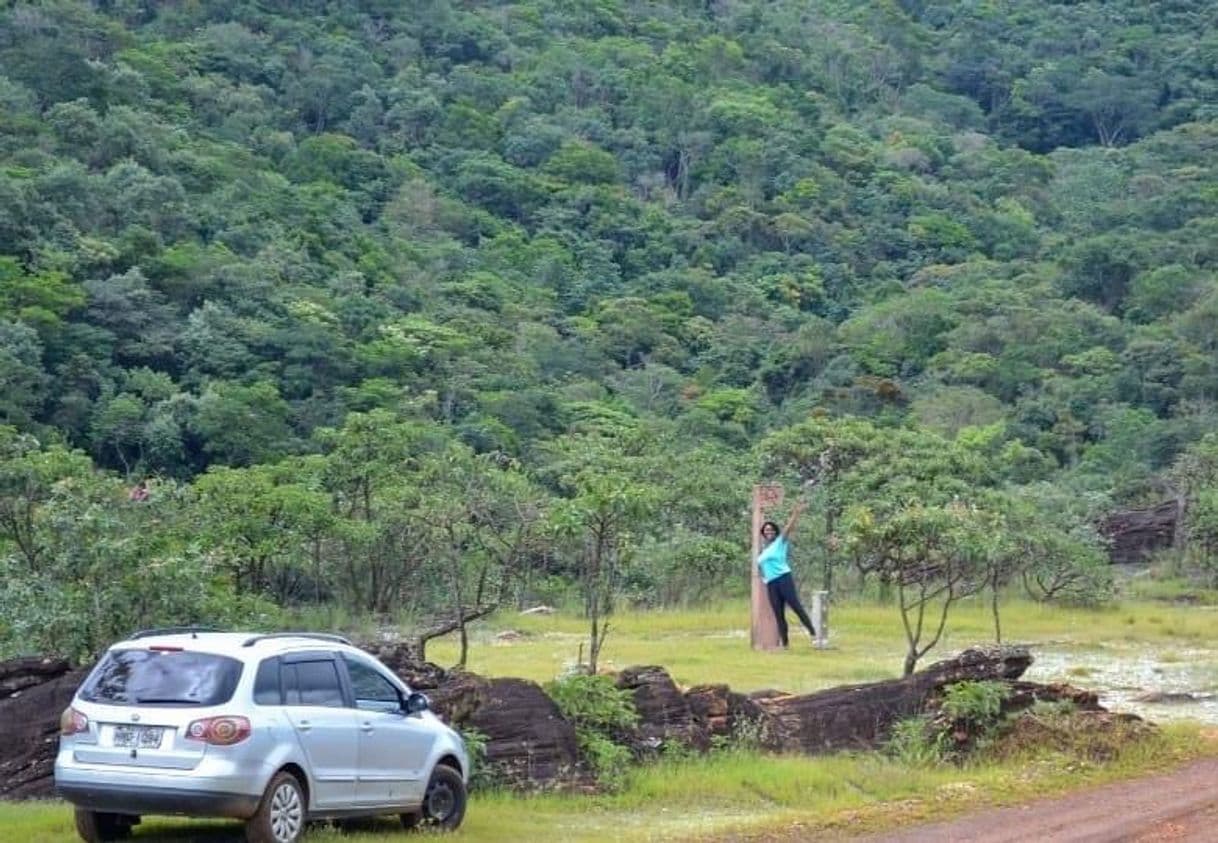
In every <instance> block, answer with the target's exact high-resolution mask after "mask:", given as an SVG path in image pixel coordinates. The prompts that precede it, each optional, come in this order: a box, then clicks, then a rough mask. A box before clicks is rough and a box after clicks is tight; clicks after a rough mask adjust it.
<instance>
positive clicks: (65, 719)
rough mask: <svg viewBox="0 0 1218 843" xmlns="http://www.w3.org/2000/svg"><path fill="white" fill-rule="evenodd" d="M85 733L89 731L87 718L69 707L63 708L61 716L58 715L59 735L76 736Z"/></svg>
mask: <svg viewBox="0 0 1218 843" xmlns="http://www.w3.org/2000/svg"><path fill="white" fill-rule="evenodd" d="M87 731H89V718H88V717H85V716H84V715H83V714H81V713H80V712H79V711H77V710H76V709H74V708H72V707H71V706H69V707H67V708H65V709H64V710H63V714H61V715H59V734H61V735H65V736H66V735H78V734H80V733H81V732H87Z"/></svg>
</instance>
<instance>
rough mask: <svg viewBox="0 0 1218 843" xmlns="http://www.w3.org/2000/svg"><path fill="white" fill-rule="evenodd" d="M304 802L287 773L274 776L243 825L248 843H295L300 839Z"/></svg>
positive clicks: (298, 784) (302, 791) (301, 836)
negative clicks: (253, 812) (251, 814)
mask: <svg viewBox="0 0 1218 843" xmlns="http://www.w3.org/2000/svg"><path fill="white" fill-rule="evenodd" d="M307 808H308V803H307V802H306V800H305V793H304V788H303V787H302V786H301V784H300V782H299V780H297V778H296V777H295V776H293V775H292V774H291V773H276V774H275V776H274V777H273V778H272V779H271V783H270V784H268V785H267V786H266V792H265V793H263V794H262V801H261V802H260V803H258V811H257V812H256V813H255V814H254V816H252V817H250V818H249V819H248V820H247V821H246V823H245V839H246V840H247V841H249V843H296V841H298V840H300V839H301V838H303V837H304V832H305V817H306V814H307Z"/></svg>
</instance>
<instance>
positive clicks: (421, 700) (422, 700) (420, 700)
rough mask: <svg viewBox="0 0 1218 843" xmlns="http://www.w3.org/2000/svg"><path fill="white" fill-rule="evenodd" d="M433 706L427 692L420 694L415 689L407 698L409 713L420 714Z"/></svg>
mask: <svg viewBox="0 0 1218 843" xmlns="http://www.w3.org/2000/svg"><path fill="white" fill-rule="evenodd" d="M429 708H431V701H430V700H429V699H427V695H426V694H420V693H419V692H418V691H414V692H413V693H411V695H410V696H408V697H407V698H406V706H405V710H406V713H407V714H419V713H420V712H424V711H427V710H428V709H429Z"/></svg>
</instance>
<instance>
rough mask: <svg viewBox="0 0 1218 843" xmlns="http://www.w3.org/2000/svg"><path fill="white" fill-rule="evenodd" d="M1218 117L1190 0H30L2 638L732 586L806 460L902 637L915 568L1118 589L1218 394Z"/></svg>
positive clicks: (14, 123)
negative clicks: (1119, 535)
mask: <svg viewBox="0 0 1218 843" xmlns="http://www.w3.org/2000/svg"><path fill="white" fill-rule="evenodd" d="M1216 145H1218V32H1216V31H1215V30H1214V28H1213V26H1212V14H1211V10H1210V9H1209V7H1208V5H1207V4H1204V3H1199V2H1174V3H1159V4H1144V3H1136V2H1132V0H1117V1H1116V2H1107V3H1102V4H1101V3H1099V2H1094V1H1093V2H1078V3H1043V2H1030V0H1008V2H1004V3H995V4H976V3H955V2H953V3H947V2H923V0H901V2H875V3H856V2H837V0H824V2H817V3H812V4H809V3H806V2H790V0H779V1H778V2H760V0H723V1H722V2H709V3H692V2H686V0H670V1H669V2H647V1H646V0H532V2H519V3H488V2H487V3H484V2H471V3H460V4H458V3H451V2H447V0H429V2H421V3H411V4H399V3H388V2H381V0H362V2H341V3H339V2H326V0H308V2H295V3H286V2H278V1H276V2H236V3H230V2H225V3H219V2H213V0H191V2H182V3H174V4H149V3H144V4H138V3H133V2H127V0H113V2H100V1H99V2H93V3H84V2H71V0H51V2H46V3H38V4H26V3H17V4H9V5H7V6H6V7H5V8H4V9H3V11H0V425H4V426H5V432H4V433H3V442H2V443H0V444H2V445H3V447H4V448H5V452H4V459H5V460H6V463H5V468H4V477H5V481H4V482H5V486H4V488H3V489H0V494H2V495H3V500H2V501H0V551H3V554H4V559H3V565H4V566H5V573H6V577H5V582H6V583H8V584H7V585H6V586H5V587H6V589H7V591H6V592H5V599H6V601H10V600H15V601H18V602H17V603H16V604H15V605H20V606H30V607H37V608H38V611H39V612H44V613H48V614H47V615H46V616H45V617H44V615H43V614H34V615H27V614H22V613H15V614H14V613H9V612H6V613H5V618H4V619H3V620H0V641H7V642H8V643H7V644H3V645H0V649H11V648H12V647H15V646H29V645H31V644H32V643H42V642H43V641H44V639H42V638H39V637H37V636H35V637H30V636H31V635H33V634H34V633H33V632H32V631H33V630H37V629H43V630H49V629H52V628H53V626H48V624H51V623H52V620H49V618H51V616H53V617H54V618H58V619H60V620H54V621H53V623H59V622H61V621H62V619H64V618H68V617H73V618H82V620H79V621H73V623H76V624H86V626H87V627H88V628H84V627H79V626H78V627H75V628H74V629H73V631H72V632H71V634H70V636H68V637H65V638H63V639H62V640H63V641H69V640H70V641H71V643H70V644H67V645H62V646H67V647H68V648H69V649H70V650H72V651H74V652H75V651H79V650H87V649H89V648H90V647H94V646H96V645H97V644H98V643H100V642H102V641H104V640H105V637H106V636H107V635H110V634H112V633H113V632H115V631H116V630H118V629H121V628H122V627H123V626H124V625H126V624H128V623H129V622H133V621H134V620H135V619H144V620H147V621H156V620H184V619H188V618H191V617H210V616H214V615H215V614H216V610H215V609H214V606H213V604H212V602H208V601H209V600H213V598H214V599H215V600H219V601H220V602H222V603H226V605H232V606H237V605H240V606H243V607H244V608H242V609H241V612H242V613H245V614H244V616H245V617H247V618H248V617H249V613H252V614H253V615H254V617H255V618H256V617H257V616H258V615H259V613H263V614H265V610H266V609H265V606H266V604H265V603H263V602H262V601H266V600H268V599H269V600H270V601H272V602H273V603H277V604H281V605H282V604H287V603H293V602H303V601H309V602H318V603H327V604H331V605H341V606H343V607H345V608H347V609H350V610H352V611H359V612H377V613H382V614H385V613H390V612H393V611H397V610H399V609H406V610H408V611H410V612H412V613H414V614H415V615H416V616H428V617H430V616H434V615H437V614H443V613H454V612H455V613H456V614H457V615H458V616H460V617H464V615H465V614H466V613H467V612H478V611H482V610H484V609H486V608H488V607H490V606H493V605H496V604H497V603H498V602H500V601H504V600H508V599H512V598H518V599H519V598H523V597H525V596H527V597H529V598H532V599H538V598H540V599H563V598H565V597H574V596H575V595H576V594H578V595H579V596H580V597H581V598H582V600H583V602H584V605H585V606H586V607H587V608H588V610H589V613H590V614H591V615H592V616H593V617H598V616H601V615H604V614H608V613H609V612H611V611H612V608H613V601H614V599H615V596H617V595H620V594H623V593H624V594H626V595H628V596H629V597H630V598H631V599H634V600H638V601H643V602H647V603H652V604H655V603H672V602H677V601H680V600H690V601H693V600H698V599H700V598H701V597H704V596H706V595H708V594H713V593H716V592H721V591H723V590H724V589H730V588H733V587H734V588H739V587H740V586H742V585H743V582H744V577H743V570H744V567H743V566H742V564H741V561H740V560H741V559H742V557H743V554H744V549H745V547H746V545H747V536H745V535H743V534H742V533H743V531H742V529H741V527H742V525H743V524H744V523H745V517H744V510H745V502H746V499H747V490H748V487H749V484H750V483H751V482H753V481H754V480H756V479H759V478H760V477H761V476H762V473H763V471H765V472H776V473H777V474H778V475H779V476H781V477H782V478H784V479H792V480H793V479H795V478H796V477H797V476H803V477H806V476H808V472H807V471H806V469H808V468H810V467H816V468H817V469H818V471H819V472H820V474H822V475H826V480H825V482H824V483H823V484H822V486H821V487H820V490H819V491H818V493H817V495H818V498H817V501H816V503H817V505H818V507H819V510H818V511H819V513H820V514H821V515H823V516H824V517H821V518H813V517H812V516H809V519H808V520H809V521H815V524H814V525H813V527H812V529H810V530H809V531H808V535H807V538H806V539H805V544H804V545H803V547H804V548H806V549H805V550H802V551H801V553H802V556H801V557H800V559H799V560H798V561H799V563H800V564H801V565H804V566H815V567H816V569H817V570H823V572H824V574H825V578H826V581H828V580H829V579H830V577H831V574H832V572H833V570H835V569H844V568H845V567H846V566H847V564H848V563H852V564H853V566H854V570H855V571H856V573H857V574H858V576H859V577H862V578H863V579H864V581H865V579H866V578H867V577H869V576H872V577H877V578H879V580H880V581H881V582H882V583H884V584H887V585H891V586H893V587H896V588H899V589H904V591H905V595H906V596H902V598H901V606H902V616H903V618H905V620H906V621H907V624H908V627H909V629H910V648H911V649H910V652H911V654H913V656H914V659H915V660H916V658H917V656H918V653H919V651H920V650H921V648H922V647H923V646H925V645H926V643H927V641H929V640H930V636H929V633H928V634H927V635H926V636H923V635H922V614H921V613H922V611H923V610H924V609H925V606H926V605H927V603H926V601H927V600H937V599H940V598H942V597H943V596H944V595H945V594H946V596H947V597H948V598H949V600H950V599H955V598H958V597H961V596H965V595H966V594H969V593H976V592H977V591H978V590H979V589H981V588H982V587H988V588H989V589H991V591H992V592H994V593H996V592H997V590H998V589H1000V588H1003V587H1005V586H1007V585H1009V584H1013V583H1018V582H1023V583H1025V584H1027V585H1028V587H1029V588H1030V589H1033V590H1035V589H1037V588H1039V589H1040V591H1041V593H1042V596H1053V597H1060V596H1062V595H1065V594H1069V593H1070V592H1074V593H1073V595H1072V596H1073V597H1075V598H1077V597H1080V596H1081V597H1086V596H1088V595H1095V594H1096V593H1097V588H1098V589H1099V592H1102V591H1103V588H1104V578H1103V577H1102V576H1099V575H1097V574H1096V568H1097V562H1096V560H1097V559H1098V551H1097V549H1096V544H1095V537H1094V535H1093V534H1092V532H1091V531H1090V530H1089V529H1088V528H1087V526H1086V525H1087V524H1088V523H1090V519H1091V518H1092V517H1093V516H1094V515H1095V514H1096V513H1097V512H1098V511H1100V510H1101V509H1102V508H1103V507H1105V506H1108V505H1110V504H1111V503H1112V502H1113V501H1119V502H1138V501H1143V500H1149V499H1153V498H1155V497H1157V496H1158V495H1160V494H1161V493H1162V486H1163V483H1164V482H1167V483H1175V480H1173V478H1175V477H1177V476H1180V475H1179V472H1180V471H1182V470H1184V469H1182V468H1181V469H1179V470H1177V468H1178V467H1180V466H1185V464H1187V463H1189V462H1190V460H1191V457H1190V456H1189V455H1190V454H1193V453H1194V452H1193V451H1190V450H1189V448H1190V446H1193V445H1194V443H1196V442H1198V440H1199V439H1200V437H1201V435H1202V434H1203V433H1204V432H1206V431H1208V430H1210V429H1211V428H1212V427H1213V424H1214V421H1215V418H1216V415H1215V412H1214V401H1215V398H1216V397H1218V344H1216V342H1215V339H1214V325H1215V320H1216V319H1218V283H1216V282H1215V277H1214V265H1215V261H1216V260H1218V252H1215V248H1218V247H1216V246H1215V245H1214V244H1215V243H1218V240H1216V238H1215V235H1218V223H1216V222H1215V211H1216V210H1218V189H1216V186H1218V181H1216V179H1215V172H1214V167H1215V166H1216V165H1215V163H1214V161H1215V159H1214V155H1213V150H1214V149H1215V146H1216ZM810 416H812V417H813V421H811V422H810V421H808V419H809V417H810ZM852 417H859V419H865V420H866V421H862V420H858V419H853V418H852ZM833 420H836V421H833ZM842 420H846V421H844V422H843V421H842ZM851 425H854V427H851ZM767 437H768V438H767ZM763 439H765V440H766V442H767V444H766V445H764V446H763V447H761V449H760V451H758V450H756V449H755V447H754V446H755V443H757V442H759V441H761V440H763ZM1196 447H1197V448H1203V446H1200V445H1198V446H1196ZM1205 447H1208V448H1209V449H1210V450H1212V447H1213V446H1212V444H1211V445H1208V446H1205ZM1203 450H1204V449H1203ZM1198 453H1199V452H1198ZM826 455H829V456H826ZM898 458H899V459H898ZM31 461H33V462H38V463H39V465H38V466H34V467H31V466H30V465H27V463H30V462H31ZM92 466H95V467H96V468H97V469H98V470H99V472H101V473H99V474H96V475H94V474H92ZM23 472H24V473H23ZM144 476H154V477H157V478H159V480H158V482H157V483H156V484H154V491H153V498H152V504H153V505H152V506H150V507H148V508H147V510H146V511H136V510H135V509H133V507H132V506H131V505H129V504H128V502H127V501H126V500H125V496H124V494H123V493H122V491H121V490H120V489H119V488H118V485H119V481H118V480H116V479H115V478H116V477H121V478H122V479H123V480H124V481H126V482H127V483H128V484H131V483H134V482H135V480H137V479H138V478H140V477H144ZM1188 476H1189V477H1194V476H1200V477H1201V479H1199V480H1197V482H1195V483H1193V484H1192V485H1189V486H1188V490H1187V493H1188V494H1189V495H1190V501H1194V500H1195V503H1193V504H1192V505H1191V508H1190V518H1191V521H1190V525H1191V526H1190V530H1191V535H1192V536H1194V537H1195V538H1196V542H1195V547H1194V549H1195V553H1194V556H1195V557H1196V558H1195V562H1196V564H1198V565H1201V566H1202V567H1204V566H1205V565H1207V564H1208V565H1209V568H1208V570H1210V571H1213V570H1215V569H1216V568H1215V566H1214V565H1213V564H1211V563H1209V562H1208V561H1207V560H1209V559H1210V557H1211V555H1212V552H1213V551H1214V549H1215V548H1218V538H1215V537H1216V536H1218V527H1216V526H1215V525H1216V524H1218V515H1215V513H1218V475H1214V474H1210V475H1204V476H1201V475H1196V474H1195V473H1194V474H1193V475H1188ZM13 478H25V480H19V479H13ZM31 478H32V479H31ZM68 481H71V482H68ZM1177 487H1178V484H1177V485H1176V486H1173V488H1177ZM915 504H916V506H915ZM78 512H80V513H88V515H87V517H86V516H82V518H81V520H80V523H78V524H77V523H73V524H72V525H71V526H70V527H69V528H63V527H62V524H64V523H65V519H67V520H69V521H70V520H71V518H70V517H69V516H70V515H71V514H73V513H78ZM10 516H11V517H10ZM89 519H93V520H92V521H90V520H89ZM1029 525H1036V527H1037V529H1035V530H1032V529H1028V527H1029ZM1042 525H1047V527H1045V529H1043V530H1042V529H1040V527H1041V526H1042ZM35 534H37V536H39V537H40V538H37V542H38V543H37V544H35V545H28V546H27V545H26V544H25V542H27V541H29V540H30V539H31V536H33V535H35ZM918 547H921V548H922V549H923V551H924V552H922V553H921V555H919V554H918V553H911V552H910V549H911V548H918ZM1016 563H1018V564H1016ZM109 565H112V566H113V569H112V570H108V569H107V567H106V566H109ZM140 566H144V567H147V568H148V569H150V570H151V571H153V572H165V573H164V576H166V577H170V578H178V579H174V580H173V581H171V582H166V583H164V584H163V585H157V586H155V591H156V595H157V599H156V600H155V601H153V602H154V603H155V605H143V604H139V605H137V606H135V607H133V608H132V609H131V610H130V613H124V612H126V610H123V611H122V612H116V613H114V614H111V615H106V614H105V611H108V607H109V606H110V603H111V599H112V598H111V596H109V592H106V593H99V592H98V591H97V590H96V589H93V590H90V588H89V587H88V586H82V585H73V586H72V588H71V589H68V588H67V587H66V586H65V584H66V583H68V582H72V583H84V582H87V581H88V579H87V576H86V575H85V574H84V573H82V572H85V571H94V572H95V575H96V576H100V577H101V578H102V579H104V580H106V581H107V586H106V587H107V589H113V590H116V592H118V593H121V594H123V595H133V594H135V593H136V592H138V591H139V590H140V588H141V587H142V585H143V584H147V585H151V584H152V582H153V580H152V579H149V580H146V581H141V582H137V583H134V584H129V585H126V586H124V585H122V584H121V583H122V581H123V579H124V577H127V576H128V575H129V574H128V573H126V572H132V573H131V575H132V576H134V572H136V571H140V570H142V569H141V567H140ZM1037 566H1038V567H1037ZM1034 567H1035V568H1037V569H1036V570H1034V571H1033V570H1031V569H1032V568H1034ZM950 570H958V571H959V574H960V578H959V579H958V580H956V579H954V575H952V576H948V577H947V578H946V580H947V581H950V582H952V584H951V585H950V587H949V590H948V591H947V592H944V591H942V590H940V586H941V585H942V584H943V581H944V578H943V577H942V576H941V574H942V573H943V572H945V571H950ZM158 575H159V574H158ZM175 583H176V587H175ZM183 583H193V588H190V587H184V586H183ZM73 589H76V590H78V591H79V593H76V591H73ZM48 594H53V595H54V599H44V598H45V595H48ZM228 594H234V595H238V596H239V597H240V600H241V601H244V602H240V603H238V602H231V603H229V602H227V601H225V600H224V595H228ZM909 594H913V595H914V596H913V597H912V598H908V599H907V595H909ZM207 595H212V597H207ZM919 595H920V597H921V598H925V599H922V600H921V602H919V599H920V598H919ZM113 599H114V600H118V602H119V603H120V604H121V603H122V600H121V599H119V598H118V597H114V598H113ZM87 600H92V601H94V609H93V610H91V611H92V612H93V614H92V615H90V614H89V612H87V611H85V610H84V609H82V608H80V606H81V605H82V601H86V602H87ZM178 600H182V601H185V603H184V604H179V603H178V602H175V601H178ZM137 602H138V601H137ZM213 602H214V601H213ZM944 605H945V606H946V605H947V604H944ZM6 606H7V603H6ZM31 611H33V608H31ZM932 614H933V613H932ZM102 616H104V619H105V624H101V618H102ZM88 617H94V620H84V618H88ZM13 618H16V620H13ZM995 621H996V623H997V603H996V602H995ZM934 624H935V621H934V618H933V617H932V618H931V620H930V622H929V626H930V628H931V629H930V631H931V632H933V627H934ZM915 625H916V630H915V629H914V626H915ZM915 632H916V633H917V634H915ZM48 634H49V633H48ZM53 634H54V635H58V634H60V633H59V632H55V633H53ZM64 635H68V633H67V632H65V633H64ZM603 637H604V627H603V626H601V627H600V628H599V630H597V629H594V630H593V634H592V648H593V656H595V652H596V651H597V650H598V649H599V643H600V641H603ZM56 640H60V639H56ZM930 643H932V644H933V641H932V642H930Z"/></svg>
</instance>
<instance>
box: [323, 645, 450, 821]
mask: <svg viewBox="0 0 1218 843" xmlns="http://www.w3.org/2000/svg"><path fill="white" fill-rule="evenodd" d="M343 662H344V663H345V665H346V667H347V673H348V677H349V679H350V684H351V689H352V692H353V695H354V698H355V699H354V701H353V702H354V705H355V713H356V714H357V716H358V720H359V730H360V733H359V773H358V776H357V778H356V785H355V793H356V801H357V802H358V803H359V804H360V805H385V806H395V807H396V806H414V805H417V804H419V803H420V802H421V801H422V799H423V790H424V788H425V786H426V784H427V782H426V781H424V780H423V776H424V775H425V774H426V768H427V761H428V759H429V758H430V757H431V751H432V747H433V745H434V744H435V740H436V733H435V726H434V724H433V723H431V722H428V721H427V720H424V719H423V718H421V717H420V716H419V715H417V714H416V715H408V714H406V713H405V711H404V705H405V700H404V699H403V694H402V692H401V690H399V688H398V686H397V685H396V684H395V683H394V682H392V681H391V680H390V679H389V678H388V677H387V676H385V675H384V674H383V673H382V672H381V671H380V670H379V669H377V668H376V667H375V666H374V665H373V664H372V663H371V662H366V661H363V660H361V659H357V658H355V657H352V656H349V655H345V654H344V656H343Z"/></svg>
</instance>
